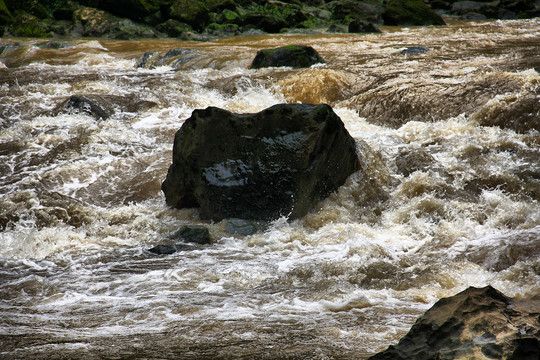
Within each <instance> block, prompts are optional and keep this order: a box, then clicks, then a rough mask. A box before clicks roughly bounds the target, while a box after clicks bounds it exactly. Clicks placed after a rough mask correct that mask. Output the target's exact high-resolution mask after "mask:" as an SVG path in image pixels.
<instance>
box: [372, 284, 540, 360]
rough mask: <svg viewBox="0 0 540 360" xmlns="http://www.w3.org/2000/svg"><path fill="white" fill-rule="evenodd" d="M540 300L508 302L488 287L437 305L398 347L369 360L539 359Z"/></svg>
mask: <svg viewBox="0 0 540 360" xmlns="http://www.w3.org/2000/svg"><path fill="white" fill-rule="evenodd" d="M539 313H540V298H533V299H529V300H517V299H511V298H508V297H506V296H505V295H503V294H502V293H500V292H499V291H497V290H496V289H494V288H493V287H491V286H487V287H484V288H474V287H469V288H468V289H466V290H465V291H463V292H461V293H459V294H457V295H455V296H452V297H449V298H444V299H441V300H439V301H438V302H437V303H436V304H435V305H433V307H432V308H431V309H429V310H428V311H427V312H426V313H425V314H424V315H423V316H421V317H420V318H419V319H418V320H417V321H416V323H415V324H414V325H413V326H412V328H411V330H410V331H409V333H408V334H407V335H405V336H404V337H403V338H402V339H401V340H400V341H399V343H398V344H397V345H395V346H393V345H391V346H390V347H388V349H387V350H385V351H383V352H381V353H379V354H376V355H375V356H372V357H371V358H370V360H405V359H407V360H409V359H415V360H424V359H425V360H428V359H458V358H459V359H485V358H491V359H512V360H518V359H519V360H533V359H534V360H536V359H539V358H540V319H539V317H538V314H539Z"/></svg>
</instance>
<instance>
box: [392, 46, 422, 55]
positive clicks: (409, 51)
mask: <svg viewBox="0 0 540 360" xmlns="http://www.w3.org/2000/svg"><path fill="white" fill-rule="evenodd" d="M428 51H429V49H428V48H427V47H423V46H412V47H408V48H406V49H404V50H402V51H401V52H400V53H399V54H400V55H418V54H423V53H425V52H428Z"/></svg>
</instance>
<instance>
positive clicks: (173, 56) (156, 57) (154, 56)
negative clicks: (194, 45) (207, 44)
mask: <svg viewBox="0 0 540 360" xmlns="http://www.w3.org/2000/svg"><path fill="white" fill-rule="evenodd" d="M196 52H197V51H196V50H191V49H182V48H175V49H171V50H169V51H167V52H166V53H165V55H163V56H162V55H161V54H160V53H159V52H157V51H148V52H145V53H144V54H143V56H141V57H140V58H139V59H137V63H136V64H135V67H137V68H145V69H153V68H155V67H156V66H164V65H168V66H171V67H173V68H175V69H178V68H179V67H181V66H182V65H183V64H185V63H186V62H188V61H189V60H192V59H194V58H195V57H196V55H194V54H195V53H196Z"/></svg>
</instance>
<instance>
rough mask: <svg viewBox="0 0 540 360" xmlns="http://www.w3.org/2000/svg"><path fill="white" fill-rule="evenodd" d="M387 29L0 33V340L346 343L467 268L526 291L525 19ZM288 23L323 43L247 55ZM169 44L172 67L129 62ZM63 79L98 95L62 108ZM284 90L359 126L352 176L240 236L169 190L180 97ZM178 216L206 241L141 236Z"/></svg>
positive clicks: (512, 290)
mask: <svg viewBox="0 0 540 360" xmlns="http://www.w3.org/2000/svg"><path fill="white" fill-rule="evenodd" d="M383 29H384V30H385V33H384V34H381V35H350V34H336V35H332V34H325V35H268V36H254V37H239V38H232V39H224V40H219V41H215V42H210V43H191V42H189V43H187V42H178V41H173V40H148V41H108V40H77V41H74V42H71V43H70V45H71V46H69V47H66V48H63V49H47V48H39V47H36V46H34V45H35V44H36V43H37V41H29V40H20V41H19V44H17V45H11V46H7V47H6V48H4V51H3V53H2V54H1V55H0V61H1V62H0V358H2V359H53V358H85V359H98V358H100V359H103V358H109V359H112V358H115V359H116V358H131V359H135V358H147V359H169V358H170V359H173V358H174V359H203V358H212V359H216V358H223V359H230V358H246V359H252V358H255V359H275V358H289V359H362V358H365V357H367V356H369V355H370V354H372V353H374V352H376V351H380V350H382V349H384V348H386V347H387V346H388V345H389V344H392V343H394V342H396V341H397V339H399V338H400V337H401V336H403V335H404V334H405V333H406V332H407V331H408V329H409V328H410V326H411V325H412V324H413V322H414V321H415V319H416V318H417V317H418V316H419V315H420V314H421V313H423V312H424V311H425V310H426V309H428V308H429V307H430V306H431V305H432V304H433V303H434V302H435V301H436V300H437V299H439V298H440V297H444V296H450V295H453V294H455V293H457V292H459V291H461V290H463V289H464V288H466V287H468V286H484V285H487V284H491V285H492V286H494V287H496V288H497V289H499V290H501V291H502V292H504V293H505V294H507V295H509V296H520V297H530V296H535V295H540V256H539V254H540V203H539V202H540V133H539V132H538V129H539V125H538V124H539V121H540V119H539V118H540V110H539V109H540V74H539V71H540V57H539V56H538V54H539V53H540V20H539V19H532V20H519V21H492V22H480V23H452V24H451V25H450V26H447V27H423V28H383ZM289 44H305V45H311V46H313V47H314V48H315V49H316V50H317V51H318V52H319V53H320V54H321V56H322V57H323V58H324V59H325V60H326V64H324V65H316V66H313V67H311V68H309V69H299V70H292V69H287V68H279V69H276V68H273V69H260V70H250V69H249V65H250V62H251V60H252V59H253V57H254V55H255V53H256V51H257V50H259V49H261V48H268V47H276V46H283V45H289ZM411 46H423V47H426V48H427V49H428V50H429V51H427V52H425V53H422V54H416V55H414V54H413V55H402V54H400V53H401V51H402V50H404V49H405V48H407V47H411ZM173 48H183V49H185V51H183V52H182V54H183V55H182V56H181V57H180V58H179V60H178V61H177V62H176V63H175V64H174V66H172V65H160V66H156V67H146V68H145V67H140V68H137V67H136V64H137V59H138V58H140V57H141V55H142V54H143V53H144V52H146V51H159V52H160V53H161V54H164V53H166V52H167V51H168V50H170V49H173ZM71 95H87V96H88V95H90V96H94V97H100V98H101V101H104V102H105V103H107V104H109V106H110V107H111V109H113V110H114V114H113V115H112V116H111V117H110V118H109V119H107V120H96V119H95V118H94V117H92V116H88V115H86V114H84V112H83V113H77V112H75V111H67V110H65V109H64V108H63V107H62V104H64V103H65V101H66V99H67V98H69V97H70V96H71ZM297 101H300V102H310V103H328V104H330V105H331V106H332V107H333V108H334V110H335V111H336V113H337V114H338V115H339V116H340V117H341V119H342V120H343V121H344V123H345V126H346V128H347V129H348V130H349V132H350V133H351V135H352V136H353V137H354V138H355V139H357V140H358V146H364V145H363V144H367V145H369V148H370V149H371V150H372V151H371V152H369V151H368V152H366V153H367V154H368V155H366V157H367V158H366V159H363V161H364V163H365V164H367V165H366V172H365V174H364V176H362V175H361V174H355V175H353V176H351V177H350V178H349V180H348V181H347V183H346V184H345V185H344V186H343V187H341V188H340V190H339V191H338V192H337V193H335V194H332V195H331V196H330V197H329V198H328V199H326V200H324V201H323V202H321V203H320V204H319V206H318V208H317V209H314V210H313V212H312V213H310V214H309V215H307V216H306V217H304V218H303V219H300V220H295V221H292V222H288V221H287V220H286V219H279V220H277V221H275V222H274V223H272V224H270V226H269V227H268V228H267V229H266V230H265V231H261V232H259V233H256V234H254V235H250V236H238V235H231V234H229V233H227V231H226V228H227V224H226V221H222V222H219V223H208V222H204V221H202V220H200V219H199V218H198V213H197V210H195V209H184V210H174V209H170V208H167V207H166V205H165V201H164V197H163V195H162V193H161V191H160V184H161V182H162V181H163V180H164V178H165V175H166V171H167V168H168V166H169V165H170V163H171V157H172V153H171V151H172V140H173V137H174V133H175V132H176V131H177V130H178V129H179V128H180V126H181V124H182V121H183V120H185V119H186V118H187V117H189V116H190V114H191V112H192V111H193V110H194V109H198V108H205V107H207V106H218V107H221V108H225V109H227V110H231V111H234V112H239V113H247V112H257V111H260V110H262V109H265V108H267V107H269V106H271V105H274V104H276V103H282V102H297ZM535 129H536V130H535ZM381 187H382V188H383V189H384V196H379V195H377V196H375V194H374V190H373V189H380V188H381ZM183 224H204V225H207V226H208V227H209V228H210V231H211V234H212V237H213V239H214V241H215V242H214V244H212V245H211V246H201V247H197V248H194V250H191V251H180V252H177V253H175V254H172V255H168V256H157V255H154V254H151V253H149V252H148V251H147V250H146V249H148V248H150V247H152V246H154V245H156V244H159V243H163V241H165V240H166V239H167V237H169V236H170V235H171V234H172V233H174V232H175V231H176V230H177V229H178V228H179V227H180V226H182V225H183Z"/></svg>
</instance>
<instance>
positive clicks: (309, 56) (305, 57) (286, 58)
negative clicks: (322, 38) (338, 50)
mask: <svg viewBox="0 0 540 360" xmlns="http://www.w3.org/2000/svg"><path fill="white" fill-rule="evenodd" d="M319 63H324V60H323V59H322V58H321V57H320V56H319V54H318V53H317V51H315V49H313V48H312V47H311V46H302V45H290V46H284V47H280V48H277V49H265V50H261V51H258V52H257V55H256V56H255V59H253V63H252V64H251V68H252V69H260V68H264V67H283V66H287V67H292V68H295V69H297V68H304V67H310V66H311V65H314V64H319Z"/></svg>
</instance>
